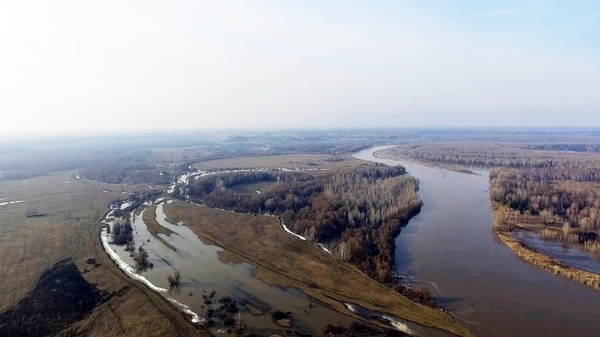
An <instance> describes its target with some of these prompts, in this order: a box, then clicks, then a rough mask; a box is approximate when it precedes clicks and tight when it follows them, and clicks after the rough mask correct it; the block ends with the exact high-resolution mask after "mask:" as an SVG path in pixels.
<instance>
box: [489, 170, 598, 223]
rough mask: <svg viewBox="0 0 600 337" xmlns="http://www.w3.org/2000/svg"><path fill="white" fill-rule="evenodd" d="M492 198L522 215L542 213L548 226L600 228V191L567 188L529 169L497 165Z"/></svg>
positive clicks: (491, 189) (493, 176)
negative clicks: (499, 166)
mask: <svg viewBox="0 0 600 337" xmlns="http://www.w3.org/2000/svg"><path fill="white" fill-rule="evenodd" d="M490 197H491V199H492V201H493V202H497V203H500V204H503V205H506V206H508V207H509V208H510V209H512V210H515V211H518V212H519V213H520V214H531V215H539V216H540V217H541V218H542V221H543V222H544V223H545V224H547V225H554V226H558V227H560V226H564V225H565V223H566V224H567V226H568V227H570V228H577V229H579V230H580V231H581V232H582V233H592V232H597V231H600V194H599V193H598V191H597V190H594V189H592V188H569V189H567V188H565V187H562V186H561V185H560V184H556V183H553V182H552V181H550V180H549V179H547V178H544V177H539V176H538V174H537V172H534V173H533V174H531V173H530V172H529V170H528V169H524V170H516V169H507V168H497V169H495V170H493V171H492V172H491V173H490Z"/></svg>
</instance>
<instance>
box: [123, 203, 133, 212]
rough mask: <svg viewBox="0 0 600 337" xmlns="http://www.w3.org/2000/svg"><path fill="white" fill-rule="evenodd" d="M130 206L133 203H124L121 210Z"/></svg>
mask: <svg viewBox="0 0 600 337" xmlns="http://www.w3.org/2000/svg"><path fill="white" fill-rule="evenodd" d="M131 205H133V201H128V202H124V203H122V204H121V210H124V209H125V208H127V207H129V206H131Z"/></svg>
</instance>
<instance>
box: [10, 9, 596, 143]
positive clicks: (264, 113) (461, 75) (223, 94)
mask: <svg viewBox="0 0 600 337" xmlns="http://www.w3.org/2000/svg"><path fill="white" fill-rule="evenodd" d="M599 36H600V4H599V3H597V2H594V1H577V2H575V1H573V2H562V3H558V2H557V3H549V2H547V1H525V2H520V1H510V2H509V1H490V2H486V4H483V3H481V2H476V1H471V2H445V1H425V2H407V1H377V2H371V1H362V2H360V1H352V2H342V1H332V2H320V1H319V2H317V1H252V2H248V1H213V2H207V1H176V2H166V1H164V2H156V1H153V2H136V3H134V2H120V1H96V2H80V1H71V2H68V1H60V2H42V1H38V2H22V1H5V2H2V3H0V43H1V45H2V50H3V52H2V53H0V74H1V76H0V111H2V117H3V118H2V123H0V133H1V134H2V135H3V136H4V137H6V136H16V137H18V136H22V135H25V134H87V133H108V132H148V131H161V130H162V131H185V130H200V129H215V128H218V129H224V128H310V127H382V126H385V127H396V126H397V127H406V126H519V125H526V126H595V127H599V126H600V94H599V93H600V45H599V44H598V43H597V39H598V37H599Z"/></svg>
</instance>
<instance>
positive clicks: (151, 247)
mask: <svg viewBox="0 0 600 337" xmlns="http://www.w3.org/2000/svg"><path fill="white" fill-rule="evenodd" d="M164 204H165V203H164V202H160V203H159V204H158V205H157V208H156V220H157V222H158V223H159V224H160V225H161V226H163V227H165V228H168V229H170V230H172V231H173V232H174V233H173V234H171V235H169V236H167V235H163V234H158V235H159V236H160V237H161V238H163V239H164V240H165V241H166V242H167V243H169V244H170V245H172V246H174V247H176V250H175V251H174V250H172V249H170V248H169V247H167V246H166V245H164V244H163V243H161V242H160V241H159V240H157V239H156V238H154V237H153V236H152V234H150V232H149V231H148V228H147V225H146V224H145V223H144V221H143V215H144V212H146V211H147V210H143V211H141V212H140V214H139V215H135V212H134V213H132V226H133V230H134V232H133V234H134V241H135V243H136V246H137V247H139V246H140V245H143V246H144V248H145V249H146V250H147V251H148V254H149V262H151V263H152V264H153V265H154V266H153V268H152V269H150V270H147V271H144V272H140V276H142V277H145V278H146V279H147V280H148V281H149V282H150V284H149V286H150V287H151V288H152V289H155V290H156V291H159V292H163V294H164V295H165V297H167V298H172V299H174V300H176V301H177V302H179V303H181V304H183V305H185V306H186V308H185V309H187V310H191V311H192V312H194V313H196V314H198V315H200V314H201V312H202V311H203V310H204V309H207V308H209V307H210V308H213V309H216V308H217V307H218V306H219V304H218V303H216V302H217V300H218V299H219V298H221V297H225V296H229V297H232V298H234V299H235V300H236V301H237V303H238V304H239V305H238V309H240V312H241V319H242V321H243V322H244V323H245V324H246V326H247V327H250V329H251V330H252V331H254V332H263V333H265V334H268V333H273V332H280V333H281V332H283V331H288V330H300V331H301V332H304V333H309V334H313V335H321V334H322V331H323V329H324V328H325V327H326V326H327V325H328V324H333V325H342V326H344V327H348V326H349V325H350V323H352V322H353V321H356V319H354V318H352V317H350V316H347V315H344V314H341V313H339V312H337V311H334V310H331V309H329V308H327V307H325V306H322V305H321V304H320V303H318V302H316V301H314V300H313V299H312V298H310V297H309V296H307V295H306V294H304V293H302V292H300V291H298V290H296V289H292V288H284V287H276V286H271V285H268V284H266V283H264V282H262V281H260V280H259V279H257V278H255V277H254V276H253V270H254V267H253V266H252V265H250V264H247V263H232V262H230V263H224V262H222V261H221V260H220V259H219V252H220V251H222V249H221V248H220V247H218V246H215V245H210V244H206V243H204V242H202V240H200V239H199V238H198V236H197V235H196V234H195V233H194V232H193V231H192V230H191V229H189V228H188V227H186V226H185V224H184V223H182V222H180V223H178V224H172V223H169V222H168V221H167V217H166V215H165V213H164V210H163V207H164ZM199 207H200V206H199ZM109 217H110V216H109ZM282 230H283V229H282ZM109 247H110V248H111V249H112V250H114V251H115V252H116V253H117V254H118V256H119V259H120V260H121V261H123V262H125V263H126V264H128V265H129V266H133V265H135V262H134V260H133V258H132V257H130V256H129V253H128V252H126V251H125V250H124V246H117V245H113V244H109ZM323 254H325V252H323ZM174 270H179V271H181V274H182V276H183V279H182V282H181V286H180V287H179V292H174V291H171V290H170V291H169V292H164V290H165V289H167V288H168V281H167V276H168V275H169V274H173V272H174ZM213 291H214V292H215V296H214V297H212V298H208V299H209V300H210V301H211V302H213V303H212V304H207V303H206V300H207V298H206V296H209V295H210V294H211V293H212V292H213ZM246 304H249V305H251V306H252V307H254V308H258V309H261V310H263V311H264V315H259V316H254V315H252V314H251V313H250V311H249V310H248V309H247V308H245V307H244V305H246ZM276 310H278V311H282V312H286V313H291V317H292V322H293V323H292V327H291V328H282V327H280V326H278V325H277V324H275V323H274V322H273V320H272V319H271V314H272V313H273V312H274V311H276ZM359 315H361V314H360V313H359ZM361 316H363V315H361ZM237 317H238V316H237V314H236V315H235V316H234V318H236V319H237ZM364 317H369V318H374V317H378V318H380V319H378V320H379V321H381V322H384V323H385V322H389V323H390V324H388V325H390V326H393V327H397V329H398V330H399V331H404V332H407V333H409V334H411V335H419V336H435V337H437V336H440V337H442V336H443V337H445V336H451V335H452V334H449V333H446V332H444V331H441V330H438V329H434V328H429V327H425V326H420V325H418V324H416V323H413V322H408V321H404V320H402V319H399V318H397V317H393V316H390V315H385V314H377V313H375V312H372V313H369V314H365V315H364ZM215 321H217V324H216V325H215V326H214V327H213V328H212V329H211V330H212V331H213V332H215V333H219V332H223V331H225V329H227V327H225V326H224V325H223V324H222V320H217V319H215Z"/></svg>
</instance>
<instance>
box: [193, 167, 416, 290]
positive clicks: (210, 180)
mask: <svg viewBox="0 0 600 337" xmlns="http://www.w3.org/2000/svg"><path fill="white" fill-rule="evenodd" d="M405 173H406V172H405V170H404V168H403V167H387V166H375V167H369V168H357V169H354V170H351V171H345V172H338V173H334V174H331V175H328V176H324V177H313V176H310V175H306V174H302V173H292V172H285V173H284V172H243V173H231V174H227V175H219V176H206V177H202V178H201V179H199V180H198V181H194V182H192V183H191V184H190V185H188V186H186V190H185V193H186V195H187V196H189V197H191V198H196V199H201V200H202V201H203V202H204V203H205V204H206V205H207V206H210V207H217V208H227V209H231V210H235V211H240V212H251V213H270V214H275V215H279V216H280V217H281V219H282V221H284V223H285V224H286V225H287V226H288V227H289V228H290V229H291V230H292V231H294V232H296V233H299V234H300V235H303V236H305V237H307V238H308V239H309V240H311V241H316V242H322V243H328V244H329V245H330V247H331V248H332V249H333V251H334V253H335V254H336V256H337V257H338V258H340V259H342V260H346V261H349V262H351V263H353V264H355V265H356V266H358V267H359V268H360V269H361V270H363V271H364V272H365V273H367V274H368V275H370V276H371V277H373V278H375V279H377V280H379V281H381V282H391V281H392V279H393V277H392V267H393V251H394V238H395V237H396V236H397V235H398V234H399V231H400V228H401V226H402V225H404V224H405V223H406V222H407V221H408V220H409V219H410V217H412V216H413V215H414V214H416V213H417V212H418V211H419V209H420V206H421V200H420V198H419V196H418V194H417V189H418V181H417V180H416V179H415V178H413V177H411V176H409V175H407V174H405ZM256 181H271V182H273V184H271V185H269V186H267V187H264V188H262V189H261V194H250V195H249V194H236V193H235V192H234V191H233V190H232V189H231V187H233V186H235V185H238V184H243V183H250V182H256Z"/></svg>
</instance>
